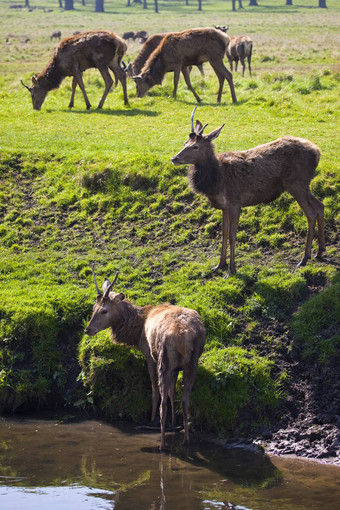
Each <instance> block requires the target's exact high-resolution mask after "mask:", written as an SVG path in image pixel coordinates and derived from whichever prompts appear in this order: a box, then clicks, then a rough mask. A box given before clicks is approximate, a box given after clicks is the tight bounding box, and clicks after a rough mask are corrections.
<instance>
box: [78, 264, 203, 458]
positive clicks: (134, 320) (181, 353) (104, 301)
mask: <svg viewBox="0 0 340 510" xmlns="http://www.w3.org/2000/svg"><path fill="white" fill-rule="evenodd" d="M92 274H93V281H94V284H95V287H96V289H97V303H96V304H95V305H94V309H93V315H92V317H91V320H90V322H89V323H88V325H87V327H86V329H85V333H86V334H87V335H89V336H93V335H95V334H96V333H98V332H99V331H102V330H103V329H107V328H111V333H112V338H113V341H114V342H116V343H120V344H125V345H127V346H130V347H132V346H133V347H136V348H137V349H139V350H140V351H141V352H142V353H143V354H144V356H145V358H146V361H147V365H148V371H149V375H150V379H151V386H152V416H151V420H152V421H154V420H155V417H156V411H157V407H158V401H159V397H160V399H161V404H160V424H161V446H160V447H161V449H163V448H165V420H166V414H167V398H168V395H169V397H170V402H171V411H172V423H173V425H174V422H175V407H174V398H175V389H176V381H177V376H178V372H179V370H183V384H184V389H183V397H182V409H183V425H184V443H187V442H188V441H189V431H188V412H189V397H190V392H191V389H192V386H193V383H194V380H195V374H196V369H197V363H198V359H199V357H200V355H201V354H202V352H203V348H204V344H205V329H204V326H203V324H202V321H201V318H200V316H199V315H198V313H197V312H196V311H195V310H190V309H189V308H182V307H180V306H174V305H170V304H163V305H158V306H151V305H149V306H136V305H134V304H133V303H130V301H128V300H127V299H126V298H125V295H124V294H122V293H114V292H113V291H112V288H113V286H114V285H115V283H116V281H117V277H118V273H117V274H116V276H115V278H114V280H113V282H112V283H110V280H109V279H108V278H105V281H104V283H103V287H102V288H103V292H101V291H100V290H99V287H98V285H97V282H96V277H95V272H94V266H93V265H92Z"/></svg>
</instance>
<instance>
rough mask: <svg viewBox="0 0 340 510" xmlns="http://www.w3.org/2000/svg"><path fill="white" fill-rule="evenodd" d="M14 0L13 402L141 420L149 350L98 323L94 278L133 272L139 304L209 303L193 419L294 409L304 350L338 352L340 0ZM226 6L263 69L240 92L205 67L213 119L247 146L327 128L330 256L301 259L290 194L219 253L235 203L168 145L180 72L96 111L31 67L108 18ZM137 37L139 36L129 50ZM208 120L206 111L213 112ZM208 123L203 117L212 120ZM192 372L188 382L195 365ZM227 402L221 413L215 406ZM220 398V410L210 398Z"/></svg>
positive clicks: (2, 212) (5, 192)
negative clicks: (196, 178) (295, 368)
mask: <svg viewBox="0 0 340 510" xmlns="http://www.w3.org/2000/svg"><path fill="white" fill-rule="evenodd" d="M14 3H15V2H9V1H6V2H5V1H1V2H0V15H1V19H2V24H1V27H0V41H1V42H0V48H1V50H0V51H1V67H2V74H1V76H0V99H1V101H0V123H1V130H0V157H1V161H0V178H1V189H0V217H1V225H0V280H1V286H0V294H1V297H0V409H1V410H2V411H7V412H8V411H14V410H25V409H32V408H41V407H54V406H60V405H72V406H76V407H81V408H86V409H88V410H91V409H92V410H95V411H96V412H100V413H102V414H103V415H104V416H106V417H108V418H110V419H121V418H124V419H133V420H145V419H146V417H147V416H148V413H149V410H150V404H151V398H150V388H149V382H148V376H147V373H146V368H145V363H144V360H143V357H142V356H141V355H140V354H139V353H136V352H133V351H131V352H130V351H127V350H126V349H124V348H122V347H120V346H115V345H113V344H112V343H111V342H110V340H109V335H108V332H104V333H102V334H100V335H98V336H97V337H96V338H95V339H89V338H85V337H83V336H82V330H83V325H84V323H85V322H86V320H87V319H88V317H89V315H90V313H91V307H92V304H93V302H94V298H95V292H94V286H93V284H92V280H91V271H90V264H91V263H92V262H93V261H95V262H96V263H97V273H98V279H100V278H103V277H104V276H108V277H110V276H112V275H113V274H114V273H115V271H116V270H119V271H120V278H119V290H124V292H125V293H126V294H127V296H128V298H129V299H130V300H132V301H135V302H136V303H138V304H140V305H143V304H147V303H159V302H163V301H168V302H171V303H178V304H180V305H183V306H188V307H192V308H195V309H197V310H198V311H199V313H200V314H201V315H202V318H203V320H204V323H205V326H206V328H207V332H208V338H207V345H206V352H205V353H204V355H203V357H202V360H201V364H200V369H199V373H198V376H197V381H196V384H195V388H194V392H193V395H192V409H191V415H192V421H193V425H194V426H195V427H196V428H197V429H202V430H212V431H214V432H215V433H220V434H222V433H224V434H226V433H228V434H232V433H237V432H240V431H241V432H243V433H249V432H250V431H251V430H252V429H254V427H257V426H260V425H261V424H262V425H263V424H264V423H268V422H269V421H270V420H272V419H273V418H274V417H275V415H276V414H277V413H278V414H279V413H280V404H281V403H282V402H283V401H284V399H285V396H286V395H287V393H289V388H290V384H291V377H292V374H291V364H292V365H293V364H295V363H296V362H298V363H300V364H301V373H302V372H303V371H306V372H308V368H306V367H308V364H310V365H313V366H315V365H317V366H318V367H320V370H321V371H322V370H324V369H326V367H328V366H329V365H330V364H331V363H334V360H338V357H339V340H340V337H339V325H340V305H339V303H340V298H339V293H340V280H339V243H340V241H339V221H340V205H339V199H338V197H339V191H340V184H339V176H340V168H339V162H338V154H339V148H340V147H339V146H340V141H339V140H340V136H339V109H338V108H337V107H336V105H337V103H338V99H339V92H340V66H339V52H340V50H339V48H340V44H339V42H340V41H339V38H340V35H339V20H340V8H339V7H338V6H337V5H336V2H335V1H331V0H328V2H327V5H328V9H327V10H325V9H321V10H320V9H310V8H306V7H307V1H305V0H300V2H299V5H294V6H292V7H289V8H288V7H285V6H284V5H283V3H284V2H283V0H280V1H279V0H268V1H266V3H265V4H264V2H261V6H260V7H258V8H249V7H248V6H245V5H244V7H245V9H243V10H242V12H241V11H238V12H231V2H227V1H225V2H204V4H203V12H198V11H197V5H196V4H193V5H189V6H185V5H184V2H183V3H179V2H164V3H162V4H161V8H160V14H159V15H156V14H154V13H153V12H152V10H151V9H150V11H148V12H147V13H145V11H142V7H141V6H138V5H133V7H131V8H128V7H126V6H125V2H123V1H121V2H120V1H117V2H114V3H110V2H106V4H105V9H106V13H103V14H97V13H96V14H94V12H93V10H94V9H93V6H94V5H93V3H87V5H86V6H82V5H80V4H78V3H76V4H75V10H74V11H71V12H69V11H68V12H64V11H63V10H59V9H58V7H57V5H56V4H57V2H55V1H54V2H52V1H48V0H46V1H45V2H40V1H38V0H37V1H36V2H30V6H31V10H28V9H23V8H21V9H12V8H11V5H13V4H14ZM215 24H228V25H229V26H230V29H229V32H230V34H231V35H234V34H235V35H238V34H244V33H247V34H248V35H250V36H251V37H252V39H253V41H254V55H253V70H254V72H253V76H252V77H249V75H248V74H247V73H246V75H245V77H244V78H242V76H241V74H240V73H239V72H237V73H234V82H235V87H236V93H237V98H238V103H237V105H233V104H232V102H231V98H230V94H229V91H228V90H227V88H226V87H225V92H224V95H223V101H222V103H221V104H220V105H217V104H216V102H215V101H216V93H217V80H216V77H215V75H214V74H213V73H212V72H211V71H210V69H209V66H208V65H206V66H205V73H206V74H205V77H204V79H202V77H201V76H200V74H199V73H198V72H197V71H196V70H193V72H192V78H193V83H194V86H195V87H196V88H197V90H198V91H199V93H200V95H201V96H202V98H203V102H202V104H201V105H200V106H199V107H198V110H197V118H199V119H200V120H201V121H202V122H204V123H206V122H208V123H209V128H211V129H214V128H215V127H218V126H219V125H221V124H223V123H225V124H226V125H225V128H224V130H223V131H222V134H221V136H220V137H219V138H218V140H217V141H216V147H217V150H219V151H228V150H244V149H247V148H250V147H252V146H255V145H256V144H260V143H264V142H267V141H270V140H272V139H275V138H276V137H279V136H281V135H284V134H291V135H295V136H303V137H306V138H309V139H311V140H312V141H314V142H315V143H317V144H318V145H319V147H320V148H321V151H322V158H321V162H320V165H319V168H318V172H317V176H316V177H315V179H314V180H313V183H312V189H313V192H314V193H315V195H316V196H317V197H318V198H320V199H321V200H323V202H324V204H325V217H326V239H327V250H326V254H325V260H324V261H323V262H315V261H312V262H311V263H309V264H308V265H307V266H306V267H305V268H301V269H296V267H295V266H296V263H297V262H298V261H299V260H300V258H301V255H302V252H303V248H304V242H305V236H306V221H305V217H304V216H303V214H302V212H301V210H300V209H299V207H298V206H297V204H296V203H295V202H294V201H293V199H292V198H291V197H290V196H288V195H287V194H284V195H283V196H282V197H281V198H280V199H279V200H277V201H276V202H274V203H272V204H269V205H265V206H262V205H261V206H257V207H251V208H248V209H247V210H246V209H245V210H244V211H243V213H242V216H241V221H240V228H239V231H238V237H237V257H236V262H237V266H238V273H237V275H236V276H233V277H231V278H229V279H228V280H224V279H223V272H221V271H220V272H217V273H216V272H214V271H213V270H212V267H213V266H214V265H215V264H216V261H217V260H218V253H219V249H220V243H221V231H220V230H221V214H220V212H219V211H216V210H214V209H212V207H211V206H210V205H209V204H208V203H207V202H206V200H205V199H204V198H203V197H200V196H197V195H194V194H193V193H192V192H191V191H190V189H189V186H188V182H187V178H186V168H184V167H173V166H172V165H171V163H170V158H171V156H172V155H174V154H176V153H177V152H178V151H179V149H180V148H181V147H182V145H183V143H184V141H185V140H186V139H187V136H188V132H189V127H190V114H191V111H192V109H193V106H194V105H195V103H194V101H193V99H194V98H193V96H192V94H191V93H190V92H189V91H188V90H187V89H186V87H185V85H184V83H183V82H182V81H181V82H180V87H179V93H178V98H177V100H173V99H172V98H171V92H172V76H170V75H169V76H167V77H166V79H165V80H164V83H163V86H162V87H157V88H154V89H152V91H150V93H149V94H148V95H147V96H146V97H145V98H143V99H137V98H136V97H135V87H134V83H133V82H129V84H128V94H129V98H130V106H128V107H124V105H123V95H122V91H121V88H120V86H119V87H118V88H117V90H115V91H112V92H111V93H110V94H109V96H108V98H107V101H106V103H105V107H104V109H103V110H101V111H97V110H95V109H93V110H91V111H86V110H85V105H84V102H83V98H82V96H81V94H80V92H79V91H78V93H77V95H76V103H75V108H74V109H73V110H72V111H70V110H68V108H67V105H68V101H69V96H70V93H71V88H70V80H69V79H66V80H65V81H64V82H63V83H62V85H61V87H60V89H58V90H56V91H53V92H51V93H49V95H48V96H47V98H46V101H45V103H44V105H43V107H42V110H41V111H40V112H36V111H33V109H32V105H31V100H30V97H29V94H28V93H27V91H26V90H25V89H24V88H23V87H22V86H21V84H20V79H23V80H24V81H25V82H26V83H28V84H29V83H30V79H31V76H32V74H33V73H34V72H39V71H41V70H42V69H43V67H44V66H45V65H46V64H47V62H48V60H49V58H50V54H51V52H52V50H53V49H54V47H55V45H56V42H55V41H51V40H50V35H51V33H52V32H53V31H54V30H56V29H60V30H61V31H62V35H63V36H67V35H71V34H72V33H73V31H75V30H85V29H92V28H103V29H110V30H114V31H115V32H116V33H118V34H122V33H123V32H124V31H127V30H134V31H136V30H141V29H146V30H147V31H148V32H149V34H151V33H155V32H160V31H169V30H179V29H185V28H189V27H193V26H211V25H215ZM139 49H140V45H139V43H138V42H129V43H128V52H127V56H126V61H128V60H130V59H133V58H134V56H136V55H137V52H138V51H139ZM84 77H85V86H86V89H87V92H88V95H89V97H90V100H91V102H92V104H94V105H95V104H96V103H98V102H99V99H100V97H101V95H102V91H103V83H102V79H101V77H100V76H99V73H98V71H96V70H89V71H87V72H86V73H85V75H84ZM209 128H208V130H209ZM208 130H207V131H208ZM179 386H180V384H179ZM212 409H213V412H212ZM212 416H213V417H214V419H213V420H212V418H211V417H212Z"/></svg>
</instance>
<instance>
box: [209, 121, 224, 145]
mask: <svg viewBox="0 0 340 510" xmlns="http://www.w3.org/2000/svg"><path fill="white" fill-rule="evenodd" d="M223 128H224V124H222V126H221V127H219V128H217V129H214V131H212V132H211V133H209V134H208V135H206V138H207V140H210V141H212V140H215V138H217V137H218V136H219V134H220V132H221V131H222V129H223Z"/></svg>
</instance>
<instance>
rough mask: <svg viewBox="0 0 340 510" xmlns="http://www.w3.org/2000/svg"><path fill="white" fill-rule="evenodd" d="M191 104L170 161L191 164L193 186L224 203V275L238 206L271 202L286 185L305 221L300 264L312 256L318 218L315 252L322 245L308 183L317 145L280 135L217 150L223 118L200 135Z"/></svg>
mask: <svg viewBox="0 0 340 510" xmlns="http://www.w3.org/2000/svg"><path fill="white" fill-rule="evenodd" d="M195 110H196V107H195V108H194V110H193V112H192V115H191V133H190V135H189V139H188V140H187V141H186V142H185V144H184V149H182V150H181V151H180V152H179V153H178V154H177V155H176V156H174V157H173V158H172V159H171V161H172V163H173V164H174V165H184V164H190V169H189V181H190V183H191V186H192V188H193V190H194V191H196V192H198V193H201V194H203V195H205V196H206V197H207V198H208V200H209V202H210V203H211V205H212V206H213V207H215V208H216V209H222V250H221V256H220V261H219V263H218V265H217V266H216V269H219V268H223V267H225V266H226V251H227V242H228V238H229V244H230V261H229V268H228V273H227V274H226V277H228V276H229V275H230V274H233V273H235V272H236V267H235V243H236V233H237V228H238V222H239V217H240V213H241V209H242V207H247V206H251V205H257V204H261V203H268V202H272V201H273V200H275V199H276V198H278V197H279V196H280V195H281V194H282V193H283V192H284V191H288V192H289V193H290V194H291V195H292V196H293V197H294V198H295V200H296V201H297V202H298V204H299V205H300V207H301V209H302V210H303V212H304V213H305V215H306V217H307V221H308V233H307V240H306V246H305V253H304V256H303V258H302V260H301V262H300V263H299V264H298V265H299V266H304V265H305V264H306V263H307V260H308V259H310V258H311V249H312V243H313V237H314V233H315V224H316V222H317V223H318V243H319V249H318V252H317V255H316V258H321V257H322V253H323V252H324V250H325V234H324V214H323V211H324V205H323V203H322V202H320V200H318V199H317V198H316V197H315V196H314V195H313V193H312V192H311V191H310V189H309V185H310V181H311V180H312V178H313V176H314V173H315V169H316V167H317V166H318V163H319V159H320V150H319V148H318V147H317V146H316V145H315V144H313V143H312V142H310V141H309V140H305V139H303V138H295V137H292V136H283V137H282V138H279V139H278V140H275V141H273V142H269V143H266V144H264V145H258V146H257V147H254V148H253V149H249V150H247V151H230V152H222V153H220V154H216V153H215V152H214V147H213V144H212V141H213V140H214V139H215V138H217V137H218V136H219V134H220V132H221V130H222V128H223V126H224V124H223V125H222V126H221V127H219V128H217V129H215V130H214V131H212V132H211V133H210V134H208V135H204V134H203V131H204V129H205V128H206V126H207V124H205V126H203V125H202V123H201V122H200V121H199V120H196V126H195V127H194V113H195Z"/></svg>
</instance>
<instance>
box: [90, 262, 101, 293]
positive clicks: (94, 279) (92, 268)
mask: <svg viewBox="0 0 340 510" xmlns="http://www.w3.org/2000/svg"><path fill="white" fill-rule="evenodd" d="M94 266H95V263H93V264H92V266H91V271H92V276H93V281H94V284H95V286H96V289H97V295H98V296H101V294H102V293H101V292H100V290H99V287H98V284H97V281H96V275H95V274H94Z"/></svg>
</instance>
